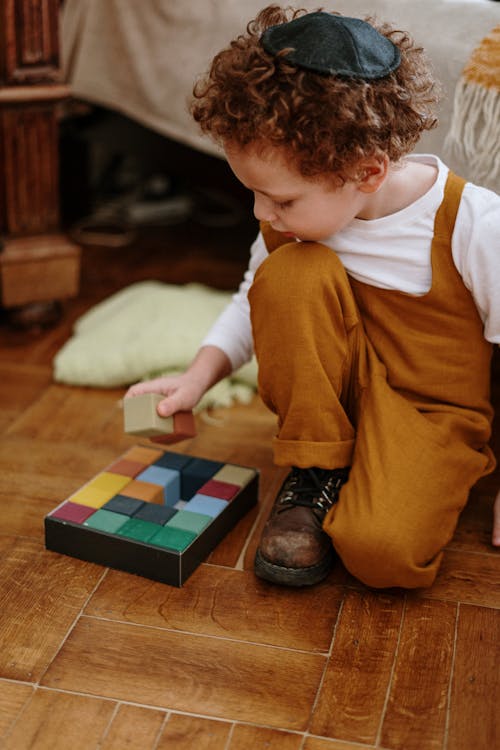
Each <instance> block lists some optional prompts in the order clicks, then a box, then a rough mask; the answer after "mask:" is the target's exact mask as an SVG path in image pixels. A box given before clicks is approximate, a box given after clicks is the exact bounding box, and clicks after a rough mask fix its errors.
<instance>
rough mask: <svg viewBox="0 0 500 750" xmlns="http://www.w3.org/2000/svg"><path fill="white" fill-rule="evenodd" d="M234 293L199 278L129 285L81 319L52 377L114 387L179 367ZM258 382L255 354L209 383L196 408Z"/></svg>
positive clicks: (241, 393) (244, 395)
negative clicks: (229, 373) (176, 282)
mask: <svg viewBox="0 0 500 750" xmlns="http://www.w3.org/2000/svg"><path fill="white" fill-rule="evenodd" d="M230 299H231V293H229V292H221V291H217V290H214V289H210V288H208V287H205V286H202V285H201V284H187V285H185V286H176V285H170V284H163V283H160V282H157V281H144V282H139V283H137V284H133V285H132V286H129V287H126V288H125V289H122V290H121V291H120V292H117V293H116V294H114V295H113V296H112V297H110V298H109V299H107V300H105V301H104V302H101V303H100V304H98V305H96V306H95V307H94V308H92V309H91V310H89V311H88V312H87V313H85V314H84V315H83V316H82V317H81V318H79V319H78V320H77V321H76V323H75V327H74V333H73V336H72V337H71V338H70V339H69V340H68V341H67V342H66V344H65V345H64V346H63V347H62V348H61V349H60V351H59V352H58V353H57V355H56V356H55V358H54V379H55V380H56V381H57V382H60V383H67V384H70V385H80V386H82V385H83V386H94V387H98V388H112V387H117V386H127V385H130V384H131V383H135V382H137V381H139V380H147V379H149V378H153V377H157V376H158V375H162V374H172V373H177V372H182V371H183V370H184V369H185V368H186V367H187V366H188V365H189V363H190V362H191V360H192V358H193V357H194V355H195V354H196V352H197V350H198V348H199V345H200V342H201V340H202V339H203V337H204V336H205V334H206V333H207V331H208V329H209V328H210V326H211V325H212V323H213V322H214V321H215V319H216V318H217V317H218V315H219V314H220V313H221V312H222V310H223V309H224V308H225V307H226V305H227V304H228V302H229V301H230ZM256 381H257V366H256V363H255V360H253V361H252V362H250V363H249V364H248V365H245V366H244V367H242V368H241V369H240V370H238V371H237V372H236V373H233V375H232V376H231V377H230V378H226V379H225V380H223V381H221V382H220V383H218V384H217V385H216V386H214V387H213V388H211V389H210V391H208V392H207V394H205V396H204V398H203V400H202V401H201V402H200V404H199V408H206V407H209V406H230V405H231V404H232V403H234V401H242V402H244V403H247V402H248V401H250V399H251V398H252V396H253V394H254V392H255V389H256Z"/></svg>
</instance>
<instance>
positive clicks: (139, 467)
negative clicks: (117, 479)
mask: <svg viewBox="0 0 500 750" xmlns="http://www.w3.org/2000/svg"><path fill="white" fill-rule="evenodd" d="M147 466H148V464H147V463H142V462H141V461H130V460H129V459H127V458H122V459H120V461H115V462H114V463H113V464H111V466H108V471H112V472H113V473H114V474H122V475H125V476H127V477H131V478H132V479H134V477H136V476H137V475H138V474H140V473H141V471H144V469H145V468H146V467H147Z"/></svg>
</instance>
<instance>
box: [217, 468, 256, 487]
mask: <svg viewBox="0 0 500 750" xmlns="http://www.w3.org/2000/svg"><path fill="white" fill-rule="evenodd" d="M252 472H253V469H247V468H246V467H244V466H234V465H232V464H226V465H225V466H223V467H222V468H221V469H219V471H217V472H216V473H215V474H214V475H213V477H212V479H213V480H214V482H227V483H228V484H237V485H238V487H244V485H245V484H246V483H247V482H249V481H250V480H251V478H252Z"/></svg>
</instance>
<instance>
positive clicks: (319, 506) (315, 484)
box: [278, 467, 349, 516]
mask: <svg viewBox="0 0 500 750" xmlns="http://www.w3.org/2000/svg"><path fill="white" fill-rule="evenodd" d="M348 476H349V469H348V468H344V469H333V470H331V469H317V468H309V469H298V468H296V467H294V468H293V469H292V472H291V474H290V476H289V477H288V479H287V480H286V482H285V484H284V486H283V490H282V493H281V496H280V499H279V508H278V512H281V511H284V510H287V509H289V508H290V507H291V506H294V505H300V506H302V507H305V508H311V510H314V511H318V510H319V511H320V513H321V515H322V516H324V515H325V514H326V513H327V512H328V511H329V510H330V508H331V507H332V505H333V504H334V503H335V502H337V500H338V496H339V492H340V488H341V487H342V485H343V484H345V483H346V482H347V479H348Z"/></svg>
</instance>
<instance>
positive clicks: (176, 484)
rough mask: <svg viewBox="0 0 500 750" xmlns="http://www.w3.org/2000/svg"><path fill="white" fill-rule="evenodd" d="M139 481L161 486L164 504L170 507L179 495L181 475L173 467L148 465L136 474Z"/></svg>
mask: <svg viewBox="0 0 500 750" xmlns="http://www.w3.org/2000/svg"><path fill="white" fill-rule="evenodd" d="M136 479H139V480H140V481H141V482H150V483H151V484H158V485H160V486H161V487H163V499H164V502H165V505H170V506H171V507H172V506H174V505H175V504H176V502H177V501H178V500H179V498H180V496H181V477H180V474H179V472H178V471H175V470H174V469H164V468H162V467H161V466H148V468H147V469H145V470H144V471H141V473H140V474H139V475H138V476H136Z"/></svg>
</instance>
